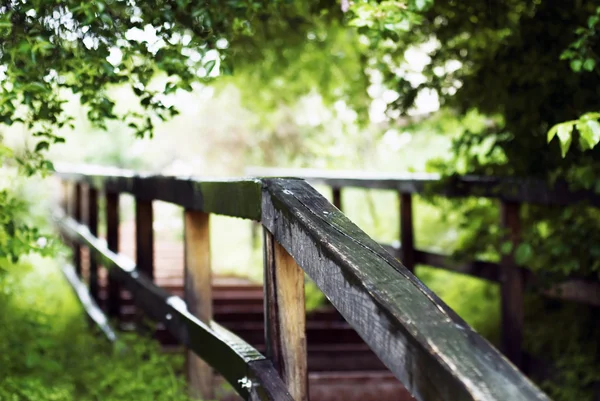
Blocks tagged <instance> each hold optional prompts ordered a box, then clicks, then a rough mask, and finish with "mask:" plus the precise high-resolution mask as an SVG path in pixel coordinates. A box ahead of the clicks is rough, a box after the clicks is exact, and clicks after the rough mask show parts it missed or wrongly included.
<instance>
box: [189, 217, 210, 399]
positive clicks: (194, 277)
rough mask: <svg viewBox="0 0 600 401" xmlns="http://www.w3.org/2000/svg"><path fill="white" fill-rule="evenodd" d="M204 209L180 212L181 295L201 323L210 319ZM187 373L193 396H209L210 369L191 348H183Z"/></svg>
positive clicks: (207, 237) (208, 245)
mask: <svg viewBox="0 0 600 401" xmlns="http://www.w3.org/2000/svg"><path fill="white" fill-rule="evenodd" d="M209 217H210V215H209V214H208V213H203V212H196V211H191V210H186V211H185V215H184V223H185V224H184V225H185V233H184V238H185V239H184V241H185V275H184V277H185V278H184V298H185V302H186V304H187V307H188V310H189V311H190V312H191V313H193V314H194V315H195V316H196V317H198V318H199V319H200V320H202V321H203V322H205V323H209V322H210V321H211V320H212V279H211V266H210V265H211V262H210V235H209ZM186 357H187V359H186V362H187V364H186V365H187V377H188V383H189V389H190V392H191V394H190V395H191V396H192V397H193V398H201V399H203V400H212V399H213V398H214V390H213V370H212V368H211V367H210V366H209V365H208V364H206V362H204V361H203V360H202V359H200V358H199V357H198V356H196V355H195V354H194V353H193V352H192V351H187V354H186Z"/></svg>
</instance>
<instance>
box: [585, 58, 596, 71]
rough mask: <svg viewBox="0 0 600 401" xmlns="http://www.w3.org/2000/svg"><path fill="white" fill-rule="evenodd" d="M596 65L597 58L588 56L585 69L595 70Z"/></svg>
mask: <svg viewBox="0 0 600 401" xmlns="http://www.w3.org/2000/svg"><path fill="white" fill-rule="evenodd" d="M595 67H596V60H594V59H593V58H588V59H587V60H585V63H583V69H584V70H586V71H594V68H595Z"/></svg>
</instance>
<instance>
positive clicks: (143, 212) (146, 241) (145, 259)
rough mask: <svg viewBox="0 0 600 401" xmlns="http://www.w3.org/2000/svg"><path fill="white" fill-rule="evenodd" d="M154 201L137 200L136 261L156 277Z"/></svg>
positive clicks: (142, 270) (147, 272)
mask: <svg viewBox="0 0 600 401" xmlns="http://www.w3.org/2000/svg"><path fill="white" fill-rule="evenodd" d="M153 215H154V213H153V211H152V201H146V200H140V199H136V200H135V261H136V264H137V268H138V269H139V270H140V271H141V272H144V273H145V274H146V275H147V276H148V277H150V278H151V279H154V230H153V228H152V222H153Z"/></svg>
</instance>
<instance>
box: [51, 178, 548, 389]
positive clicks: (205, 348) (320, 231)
mask: <svg viewBox="0 0 600 401" xmlns="http://www.w3.org/2000/svg"><path fill="white" fill-rule="evenodd" d="M82 171H83V170H82ZM57 175H58V176H59V177H60V178H62V179H64V180H68V181H74V182H76V183H79V184H81V183H85V184H87V185H89V186H91V187H93V188H96V189H98V190H101V191H104V192H106V193H120V192H127V193H131V194H133V195H134V196H135V197H136V199H140V200H143V201H144V202H151V201H152V200H163V201H167V202H171V203H175V204H178V205H181V206H184V207H185V208H186V209H188V210H194V211H198V212H203V213H219V214H225V215H229V216H235V217H241V218H246V219H251V220H256V221H259V222H260V223H261V224H262V225H263V227H264V229H265V238H266V241H265V286H264V287H265V298H266V305H267V311H266V312H267V313H266V315H267V316H269V322H268V323H269V324H267V325H266V333H265V339H266V343H267V345H268V348H267V350H268V351H267V353H268V355H267V356H268V357H269V358H271V360H269V359H266V358H265V357H264V356H262V355H260V354H259V353H258V352H257V351H256V350H254V349H253V348H252V347H250V346H249V345H248V344H246V343H245V342H243V341H241V340H239V339H238V338H237V337H235V336H233V335H232V334H231V333H228V332H226V331H225V329H223V328H221V327H220V326H218V325H217V324H216V323H214V322H212V321H211V322H209V323H204V322H202V320H201V319H200V318H198V317H196V316H194V315H193V314H191V313H190V311H189V310H188V308H187V307H186V304H185V302H184V301H182V300H181V299H179V298H177V297H171V296H169V295H168V294H166V293H165V292H164V291H163V290H161V289H160V288H159V287H157V286H156V285H155V284H153V283H152V281H151V280H150V278H149V277H148V275H147V271H146V270H147V269H145V267H144V266H141V265H138V266H136V264H135V263H134V262H132V261H130V260H128V259H126V258H124V257H122V256H120V255H118V254H116V253H114V252H112V251H111V250H109V249H108V247H106V246H105V245H104V244H103V243H102V242H100V241H99V240H98V239H97V238H96V237H94V236H93V235H92V234H91V233H90V232H89V230H88V229H87V228H86V227H85V226H83V225H82V224H80V223H77V222H75V221H74V220H73V219H71V218H61V219H59V221H60V223H59V226H60V227H61V229H62V231H63V233H64V234H65V235H66V236H67V237H68V238H69V239H70V240H71V241H73V242H74V243H77V244H82V245H83V246H86V247H88V248H89V249H90V251H91V252H93V253H94V254H95V255H96V257H97V258H99V261H100V263H101V264H102V265H103V266H107V267H109V268H110V269H111V275H113V276H115V277H117V278H118V279H119V282H120V283H121V284H122V285H124V286H125V287H126V288H128V289H129V290H130V291H131V292H132V293H133V296H134V300H135V302H136V303H137V304H138V306H139V307H140V308H141V309H142V310H144V311H145V312H146V313H147V314H148V315H149V316H150V317H152V318H154V319H156V320H159V321H162V322H163V323H164V324H165V325H166V327H167V329H168V330H169V331H171V333H173V334H174V335H175V336H176V337H177V338H178V339H179V340H180V341H181V342H182V343H183V344H185V345H186V346H188V348H189V349H190V350H192V351H193V352H194V353H196V354H197V355H198V356H200V357H201V358H202V359H204V361H205V362H207V363H208V364H209V365H211V366H212V367H213V368H215V369H217V370H218V371H219V372H220V373H221V374H222V375H223V376H224V377H225V378H226V379H227V380H228V381H229V382H230V383H231V384H232V385H233V387H234V388H235V389H236V390H237V391H238V393H239V394H240V395H242V396H243V397H244V398H246V399H254V398H252V397H259V398H258V399H272V400H286V399H295V400H298V401H300V400H305V399H308V394H307V393H308V390H307V386H306V345H305V341H306V340H305V327H304V318H303V315H304V314H303V313H302V312H303V310H304V304H303V289H302V288H303V287H302V285H303V280H302V270H303V271H304V272H305V273H306V274H307V275H308V276H309V277H310V278H311V279H312V280H313V281H314V282H315V283H316V284H317V285H318V286H319V288H320V289H321V290H322V291H323V292H324V293H325V295H326V296H327V297H328V299H329V300H330V301H331V303H332V304H333V305H334V306H335V307H336V308H337V309H338V311H339V312H340V313H341V314H342V315H343V316H344V318H345V319H346V320H347V321H348V322H349V323H350V325H351V326H352V327H353V328H354V329H355V330H356V331H357V332H358V334H359V335H360V336H361V337H362V338H363V340H364V341H365V342H366V343H367V344H368V345H369V347H370V348H371V349H372V350H373V351H374V353H375V354H376V355H377V356H378V357H379V358H380V359H381V361H382V362H383V363H384V364H385V365H386V366H387V367H388V368H389V369H390V370H391V371H392V373H394V375H395V376H396V377H398V379H400V381H402V383H403V384H404V385H405V386H406V388H407V389H408V390H409V391H410V392H411V393H412V394H413V395H414V396H415V397H416V399H417V400H421V401H433V400H482V401H488V400H489V401H491V400H509V399H510V400H516V401H519V400H548V398H547V397H546V396H545V395H544V394H543V393H542V392H541V391H540V390H539V389H537V388H536V387H535V385H533V384H532V383H531V382H530V381H529V380H528V379H527V378H526V377H525V376H523V374H521V373H520V372H519V371H518V370H517V369H516V368H515V366H513V365H512V364H511V363H510V362H508V361H507V359H506V358H505V357H504V356H502V354H500V353H499V352H498V351H497V350H496V349H494V348H493V347H492V346H491V345H490V344H489V343H488V342H487V341H485V340H484V339H483V338H481V337H480V336H479V335H478V334H477V333H475V332H474V331H473V330H472V329H471V328H470V327H469V326H468V325H467V324H466V323H465V322H464V321H463V320H462V319H461V318H460V317H458V316H457V315H456V314H455V313H454V312H453V311H452V310H451V309H450V308H448V307H447V306H446V305H445V304H444V303H443V302H442V301H441V300H440V299H439V298H438V297H437V296H436V295H435V294H433V293H432V292H431V291H430V290H429V289H427V288H426V287H425V286H424V285H423V284H422V283H421V282H420V281H419V280H418V279H417V278H416V277H415V276H414V275H413V274H412V273H411V272H410V271H409V270H408V269H406V268H405V267H404V266H403V265H402V264H401V263H400V262H399V261H398V260H397V259H396V258H394V257H393V256H392V255H390V254H389V253H388V252H386V251H385V249H384V248H383V247H381V246H380V245H379V244H377V243H376V242H375V241H374V240H372V239H371V238H370V237H369V236H367V235H366V234H365V233H364V232H363V231H361V230H360V229H359V228H358V227H357V226H356V225H354V224H353V223H352V222H350V220H348V219H347V218H346V216H344V214H343V213H342V212H341V211H340V210H339V209H338V208H336V207H334V206H333V205H331V204H330V203H329V202H328V201H327V200H326V199H325V198H324V197H322V196H321V195H320V194H319V193H318V192H317V191H316V190H314V189H313V188H312V187H311V186H310V185H308V184H307V183H306V182H305V181H304V180H299V179H276V178H273V179H250V180H229V181H213V180H199V179H193V178H189V177H185V178H182V177H164V176H153V175H144V176H142V175H136V174H133V173H130V172H126V173H122V172H119V174H113V173H111V174H109V173H107V172H106V171H102V170H98V169H87V170H85V174H83V173H81V172H73V171H65V170H62V171H61V170H59V171H58V173H57ZM149 227H151V226H149ZM147 229H151V228H147ZM109 242H111V243H114V239H112V240H110V239H109ZM142 246H144V247H146V248H148V246H147V245H142ZM142 252H144V250H142ZM417 255H418V254H417V253H416V252H415V254H414V257H415V259H416V258H417ZM138 262H141V263H150V262H144V261H143V260H142V261H140V260H138ZM300 269H302V270H300ZM113 271H114V273H113ZM189 287H190V286H188V285H186V288H189ZM187 298H188V297H187V296H186V299H187ZM292 311H293V312H292ZM272 362H273V363H272Z"/></svg>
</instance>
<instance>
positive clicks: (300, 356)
mask: <svg viewBox="0 0 600 401" xmlns="http://www.w3.org/2000/svg"><path fill="white" fill-rule="evenodd" d="M263 239H264V242H263V243H264V264H265V267H264V274H265V279H264V291H265V343H266V345H267V357H268V358H269V359H270V360H271V361H273V364H274V365H275V367H276V368H277V370H278V371H279V374H280V375H281V378H282V379H283V381H284V382H285V383H286V385H287V388H288V390H289V392H290V394H291V395H292V397H293V398H294V400H296V401H306V400H308V375H307V362H306V311H305V307H304V306H305V302H304V272H303V271H302V269H300V268H299V267H298V265H297V264H296V262H295V261H294V259H293V258H292V257H291V256H290V255H289V254H288V253H287V252H286V250H285V249H284V248H283V247H282V246H281V245H279V244H278V243H277V242H276V241H275V240H274V239H273V235H272V234H271V233H270V232H269V231H267V230H266V229H265V230H264V237H263Z"/></svg>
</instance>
